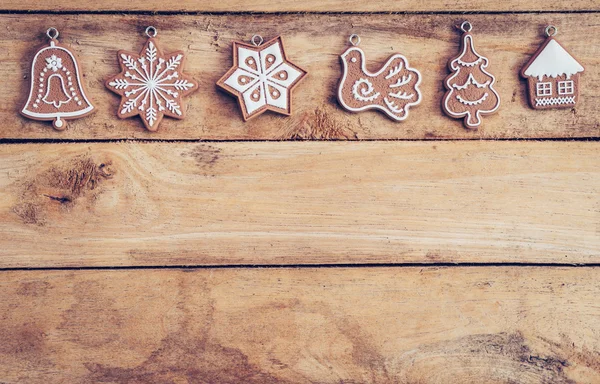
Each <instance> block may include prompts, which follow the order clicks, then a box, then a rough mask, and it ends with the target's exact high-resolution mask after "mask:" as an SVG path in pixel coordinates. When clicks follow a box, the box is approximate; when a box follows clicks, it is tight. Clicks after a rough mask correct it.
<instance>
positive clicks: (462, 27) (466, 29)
mask: <svg viewBox="0 0 600 384" xmlns="http://www.w3.org/2000/svg"><path fill="white" fill-rule="evenodd" d="M460 30H461V31H463V32H465V33H469V32H471V31H472V30H473V24H471V23H470V22H468V21H463V23H462V24H461V25H460Z"/></svg>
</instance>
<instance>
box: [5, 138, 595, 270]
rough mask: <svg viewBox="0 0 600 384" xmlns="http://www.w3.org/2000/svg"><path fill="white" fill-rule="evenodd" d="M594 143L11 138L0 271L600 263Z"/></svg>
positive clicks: (7, 151) (7, 166)
mask: <svg viewBox="0 0 600 384" xmlns="http://www.w3.org/2000/svg"><path fill="white" fill-rule="evenodd" d="M599 150H600V143H598V142H572V143H566V142H507V141H504V142H488V141H483V142H481V141H462V142H435V143H427V142H361V143H354V142H310V143H292V142H277V143H273V142H262V143H211V144H206V143H93V144H55V145H48V144H18V145H17V144H15V145H4V146H1V147H0V175H1V176H2V177H0V233H1V235H0V267H19V266H22V267H50V266H99V265H103V266H113V265H156V266H160V265H182V264H186V265H190V264H191V265H196V264H197V265H200V264H202V265H212V264H304V263H308V264H313V263H315V264H322V263H404V262H431V263H436V262H483V263H485V262H552V263H555V262H556V263H598V262H600V193H599V192H600V157H599V156H598V153H599Z"/></svg>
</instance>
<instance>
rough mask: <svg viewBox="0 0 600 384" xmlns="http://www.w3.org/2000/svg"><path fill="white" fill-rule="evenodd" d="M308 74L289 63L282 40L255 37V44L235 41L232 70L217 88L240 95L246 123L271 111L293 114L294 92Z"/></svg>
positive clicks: (219, 82)
mask: <svg viewBox="0 0 600 384" xmlns="http://www.w3.org/2000/svg"><path fill="white" fill-rule="evenodd" d="M306 74H307V72H306V71H305V70H303V69H302V68H300V67H298V66H297V65H295V64H293V63H292V62H290V61H289V60H288V58H287V56H286V55H285V51H284V48H283V41H282V40H281V37H276V38H274V39H272V40H270V41H268V42H266V43H264V44H263V39H262V37H260V36H258V35H255V36H254V37H252V45H250V44H245V43H242V42H238V41H235V42H233V67H231V69H230V70H229V71H228V72H227V73H226V74H225V75H224V76H223V77H222V78H221V79H219V81H217V85H218V86H219V87H221V88H223V89H224V90H226V91H227V92H229V93H231V94H233V95H235V96H237V98H238V100H239V103H240V108H241V110H242V117H243V118H244V120H245V121H247V120H249V119H252V118H254V117H256V116H258V115H260V114H262V113H263V112H265V111H267V110H269V111H273V112H277V113H280V114H283V115H291V113H292V90H293V89H294V88H295V87H296V86H297V85H298V84H299V83H300V81H302V79H304V77H305V76H306Z"/></svg>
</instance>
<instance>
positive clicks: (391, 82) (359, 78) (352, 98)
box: [338, 35, 422, 121]
mask: <svg viewBox="0 0 600 384" xmlns="http://www.w3.org/2000/svg"><path fill="white" fill-rule="evenodd" d="M350 43H351V44H352V47H350V48H348V49H347V50H346V51H345V52H344V53H343V54H342V55H341V56H340V58H341V61H342V65H343V71H344V72H343V75H342V79H341V81H340V85H339V90H338V99H339V102H340V104H341V105H342V106H343V107H344V108H345V109H347V110H349V111H351V112H360V111H365V110H368V109H378V110H380V111H383V112H384V113H385V114H387V115H388V116H389V117H390V118H392V119H394V120H396V121H402V120H405V119H406V118H407V117H408V112H409V109H410V107H412V106H415V105H418V104H419V103H420V102H421V98H422V97H421V91H420V90H419V84H420V83H421V74H420V73H419V71H417V70H416V69H414V68H411V67H410V66H409V64H408V60H407V59H406V57H404V56H402V55H400V54H395V55H393V56H391V57H390V58H389V59H388V61H387V62H386V63H385V64H384V65H383V67H381V69H379V71H377V72H375V73H372V72H369V71H368V70H367V69H366V60H365V54H364V52H363V51H362V50H361V49H360V48H358V44H359V43H360V38H359V37H358V36H357V35H352V36H350Z"/></svg>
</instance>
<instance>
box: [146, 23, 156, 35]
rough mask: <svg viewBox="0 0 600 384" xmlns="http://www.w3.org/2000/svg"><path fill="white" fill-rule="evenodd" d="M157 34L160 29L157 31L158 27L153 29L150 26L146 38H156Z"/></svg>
mask: <svg viewBox="0 0 600 384" xmlns="http://www.w3.org/2000/svg"><path fill="white" fill-rule="evenodd" d="M157 34H158V29H156V27H153V26H151V25H150V26H149V27H148V28H146V36H148V37H156V35H157Z"/></svg>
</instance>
